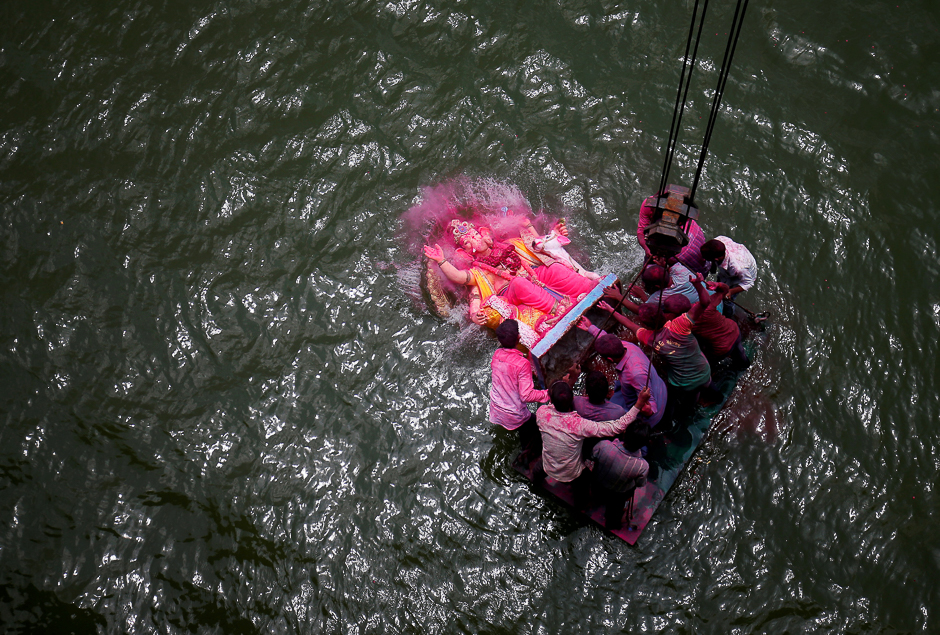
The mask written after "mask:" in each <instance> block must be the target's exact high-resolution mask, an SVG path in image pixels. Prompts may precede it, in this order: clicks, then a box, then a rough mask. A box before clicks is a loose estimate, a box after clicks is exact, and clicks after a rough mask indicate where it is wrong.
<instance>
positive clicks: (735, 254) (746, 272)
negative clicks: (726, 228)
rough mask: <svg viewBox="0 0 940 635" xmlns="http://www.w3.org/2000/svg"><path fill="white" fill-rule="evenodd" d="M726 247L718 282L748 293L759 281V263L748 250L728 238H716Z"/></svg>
mask: <svg viewBox="0 0 940 635" xmlns="http://www.w3.org/2000/svg"><path fill="white" fill-rule="evenodd" d="M715 240H717V241H719V242H720V243H721V244H723V245H724V246H725V259H724V260H722V261H721V264H720V265H719V266H718V280H719V281H721V282H724V283H725V284H727V285H728V286H729V287H732V288H733V287H741V290H742V291H747V290H748V289H750V288H751V287H753V286H754V283H755V282H756V281H757V261H756V260H754V256H753V254H751V252H750V251H748V248H747V247H745V246H744V245H742V244H741V243H736V242H734V241H733V240H731V239H730V238H728V237H727V236H715Z"/></svg>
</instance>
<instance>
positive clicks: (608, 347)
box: [594, 333, 624, 362]
mask: <svg viewBox="0 0 940 635" xmlns="http://www.w3.org/2000/svg"><path fill="white" fill-rule="evenodd" d="M594 350H595V351H597V354H598V355H600V356H601V357H606V358H607V359H610V360H613V361H615V362H619V361H620V358H622V357H623V351H624V348H623V342H622V341H620V338H619V337H617V336H616V335H611V334H610V333H607V334H606V335H601V336H600V337H599V338H597V341H596V342H594Z"/></svg>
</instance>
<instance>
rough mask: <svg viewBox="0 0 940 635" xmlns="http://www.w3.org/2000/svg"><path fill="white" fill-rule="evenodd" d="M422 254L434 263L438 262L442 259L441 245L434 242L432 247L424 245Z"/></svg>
mask: <svg viewBox="0 0 940 635" xmlns="http://www.w3.org/2000/svg"><path fill="white" fill-rule="evenodd" d="M424 255H425V256H427V257H428V258H429V259H430V260H433V261H434V262H436V263H440V262H441V261H442V260H444V250H443V249H441V246H440V245H438V244H435V245H434V246H433V247H428V246H427V245H425V246H424Z"/></svg>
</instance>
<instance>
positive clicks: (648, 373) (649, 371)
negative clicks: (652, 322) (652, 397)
mask: <svg viewBox="0 0 940 635" xmlns="http://www.w3.org/2000/svg"><path fill="white" fill-rule="evenodd" d="M670 267H671V265H670V264H669V263H668V262H667V263H666V266H665V267H663V269H665V271H666V282H665V284H664V286H663V288H662V289H660V290H659V310H658V313H657V317H658V315H660V314H662V312H663V296H664V295H666V287H667V286H669V285H668V282H669V281H671V280H672V278H671V277H670V274H669V269H670ZM660 330H661V329H660ZM658 332H659V331H653V337H652V338H650V342H651V344H650V348H652V349H653V352H652V354H651V355H650V364H649V366H647V368H646V387H647V388H649V387H650V377H651V376H652V374H653V357H655V356H656V334H657V333H658Z"/></svg>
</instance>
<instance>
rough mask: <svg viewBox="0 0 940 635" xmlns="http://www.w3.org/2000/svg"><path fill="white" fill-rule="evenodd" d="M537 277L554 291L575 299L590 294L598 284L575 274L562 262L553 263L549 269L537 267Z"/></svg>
mask: <svg viewBox="0 0 940 635" xmlns="http://www.w3.org/2000/svg"><path fill="white" fill-rule="evenodd" d="M535 277H536V278H537V279H538V281H539V282H541V283H542V284H544V285H545V286H546V287H548V288H549V289H551V290H552V291H557V292H558V293H561V294H562V295H570V296H571V297H573V298H576V297H578V296H579V295H581V294H582V293H587V292H589V291H590V290H591V289H593V288H594V285H596V284H597V282H595V281H594V280H591V279H589V278H585V277H584V276H582V275H581V274H579V273H575V272H574V271H572V270H571V269H569V268H568V267H566V266H565V265H563V264H561V263H560V262H555V263H552V264H550V265H548V266H547V267H546V266H544V265H543V266H541V267H536V268H535Z"/></svg>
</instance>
